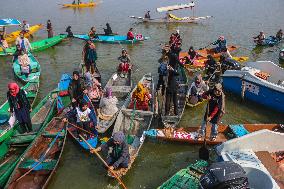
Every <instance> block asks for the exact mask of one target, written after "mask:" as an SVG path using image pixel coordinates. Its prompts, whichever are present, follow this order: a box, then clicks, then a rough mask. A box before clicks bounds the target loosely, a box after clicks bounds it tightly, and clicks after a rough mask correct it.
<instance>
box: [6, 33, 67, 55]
mask: <svg viewBox="0 0 284 189" xmlns="http://www.w3.org/2000/svg"><path fill="white" fill-rule="evenodd" d="M66 37H67V35H57V36H54V37H52V38H47V39H43V40H40V41H35V42H32V43H31V46H32V51H33V52H38V51H43V50H45V49H47V48H49V47H52V46H54V45H56V44H58V43H60V42H61V41H62V40H63V39H65V38H66ZM5 50H6V53H4V52H3V51H1V52H0V56H5V55H13V54H14V53H15V51H16V47H10V48H7V49H5Z"/></svg>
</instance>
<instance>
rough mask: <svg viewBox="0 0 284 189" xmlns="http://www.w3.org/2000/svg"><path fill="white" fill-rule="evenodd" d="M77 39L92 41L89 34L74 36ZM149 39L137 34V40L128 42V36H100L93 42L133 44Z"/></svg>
mask: <svg viewBox="0 0 284 189" xmlns="http://www.w3.org/2000/svg"><path fill="white" fill-rule="evenodd" d="M74 37H75V38H78V39H82V40H90V37H89V36H88V35H87V34H85V35H84V34H83V35H76V34H75V35H74ZM148 39H149V37H144V36H142V35H141V34H137V35H136V36H135V39H133V40H128V39H127V36H126V35H99V36H98V38H96V39H93V40H92V41H93V42H100V43H110V44H115V43H117V44H133V43H138V42H141V41H144V40H148Z"/></svg>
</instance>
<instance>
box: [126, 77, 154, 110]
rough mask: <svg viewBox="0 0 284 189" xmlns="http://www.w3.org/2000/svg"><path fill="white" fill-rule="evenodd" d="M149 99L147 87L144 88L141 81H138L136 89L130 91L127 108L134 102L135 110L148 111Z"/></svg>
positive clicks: (132, 105)
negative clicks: (130, 95) (129, 100)
mask: <svg viewBox="0 0 284 189" xmlns="http://www.w3.org/2000/svg"><path fill="white" fill-rule="evenodd" d="M150 99H151V95H150V94H149V91H148V89H147V88H145V87H144V86H143V84H142V83H138V84H137V88H136V90H135V91H134V92H133V93H132V98H131V103H130V105H129V108H130V109H133V108H134V104H135V108H136V109H137V110H144V111H148V110H149V101H150Z"/></svg>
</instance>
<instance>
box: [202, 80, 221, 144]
mask: <svg viewBox="0 0 284 189" xmlns="http://www.w3.org/2000/svg"><path fill="white" fill-rule="evenodd" d="M204 96H207V99H208V100H209V101H208V104H207V108H206V111H205V115H204V118H203V121H202V124H201V129H200V131H199V134H198V138H202V137H204V136H205V127H206V125H207V123H208V122H210V123H211V124H212V126H211V135H210V140H212V141H215V140H216V137H217V135H218V123H219V122H220V119H221V117H222V116H223V114H225V95H224V93H223V90H222V85H221V84H220V83H217V84H216V85H215V86H214V89H213V90H209V91H207V92H205V93H204Z"/></svg>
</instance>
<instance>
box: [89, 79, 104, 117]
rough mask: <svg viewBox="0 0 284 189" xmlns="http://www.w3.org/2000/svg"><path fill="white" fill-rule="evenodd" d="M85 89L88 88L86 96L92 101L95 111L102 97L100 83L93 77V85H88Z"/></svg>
mask: <svg viewBox="0 0 284 189" xmlns="http://www.w3.org/2000/svg"><path fill="white" fill-rule="evenodd" d="M87 89H88V97H89V99H90V101H91V103H92V107H94V108H95V111H96V112H97V109H98V108H99V105H100V100H101V97H102V90H101V84H100V83H99V82H98V80H96V79H95V78H93V85H91V86H88V87H87Z"/></svg>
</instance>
